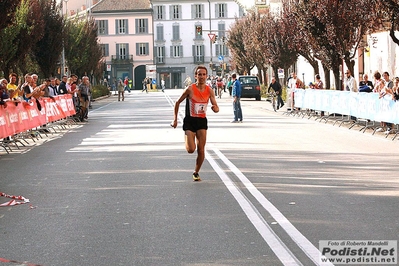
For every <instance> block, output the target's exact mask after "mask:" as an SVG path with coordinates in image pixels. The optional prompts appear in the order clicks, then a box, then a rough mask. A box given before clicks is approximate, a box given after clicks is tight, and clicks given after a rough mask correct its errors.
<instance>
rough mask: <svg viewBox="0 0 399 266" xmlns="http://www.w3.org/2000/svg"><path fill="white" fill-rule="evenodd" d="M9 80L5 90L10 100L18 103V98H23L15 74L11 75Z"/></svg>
mask: <svg viewBox="0 0 399 266" xmlns="http://www.w3.org/2000/svg"><path fill="white" fill-rule="evenodd" d="M9 80H10V81H9V82H8V84H7V90H8V94H9V95H10V99H12V100H13V101H19V98H20V97H22V96H23V91H22V90H21V84H17V74H15V73H11V74H10V75H9Z"/></svg>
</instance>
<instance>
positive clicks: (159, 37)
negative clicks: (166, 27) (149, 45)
mask: <svg viewBox="0 0 399 266" xmlns="http://www.w3.org/2000/svg"><path fill="white" fill-rule="evenodd" d="M164 40H165V39H164V37H163V25H157V35H156V41H159V42H160V41H164Z"/></svg>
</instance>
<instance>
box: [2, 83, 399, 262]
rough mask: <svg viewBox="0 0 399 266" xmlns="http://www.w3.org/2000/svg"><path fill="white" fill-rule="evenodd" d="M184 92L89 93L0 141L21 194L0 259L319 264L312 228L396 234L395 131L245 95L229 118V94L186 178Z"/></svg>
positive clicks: (340, 235)
mask: <svg viewBox="0 0 399 266" xmlns="http://www.w3.org/2000/svg"><path fill="white" fill-rule="evenodd" d="M180 93H181V90H167V91H166V92H165V93H162V92H151V93H148V94H146V93H142V92H141V91H132V93H130V94H129V93H127V95H126V99H125V101H124V102H118V101H117V97H116V96H112V97H110V98H106V99H103V100H101V101H96V102H94V103H93V109H92V110H91V112H90V114H89V121H88V122H87V123H83V124H78V125H73V126H71V127H68V128H66V129H57V133H54V134H52V135H49V136H48V137H46V136H43V138H42V139H39V140H36V141H35V142H33V141H32V140H29V145H27V147H21V149H20V150H17V149H15V148H14V149H13V150H14V151H13V152H12V153H11V154H8V155H7V154H5V153H4V152H3V151H0V172H1V177H0V192H3V193H6V194H9V195H21V196H23V197H25V198H28V199H29V200H30V202H29V203H27V204H22V205H18V206H12V207H1V208H0V265H46V266H50V265H74V266H76V265H79V266H80V265H82V266H83V265H96V266H98V265H193V266H200V265H218V266H221V265H266V266H269V265H270V266H274V265H321V264H320V263H319V253H318V248H319V241H320V240H398V239H399V237H398V232H399V212H398V211H397V204H398V199H399V192H398V188H399V177H398V174H397V171H398V170H397V169H398V167H397V164H398V154H399V149H398V147H399V143H398V140H395V141H392V140H390V139H386V138H385V137H384V136H383V135H382V134H380V133H378V134H376V135H371V131H366V133H361V132H359V128H358V127H354V128H353V129H351V130H349V129H348V126H346V125H343V126H342V127H339V126H338V125H335V126H333V125H332V123H327V124H324V123H320V122H318V121H314V119H307V118H299V117H293V116H287V115H285V114H283V111H278V112H277V113H275V112H273V111H272V110H271V106H270V103H268V102H266V101H261V102H257V101H254V100H252V99H243V100H242V107H243V117H244V122H243V123H238V124H233V123H230V121H231V120H232V104H231V99H230V98H229V96H228V95H226V94H224V95H223V97H222V99H218V103H219V106H220V109H221V111H220V112H219V113H218V114H213V113H212V112H211V111H210V110H209V111H208V120H209V130H208V143H207V159H206V161H205V162H204V165H203V167H202V170H201V178H202V180H203V181H201V182H192V179H191V174H192V171H193V168H194V161H195V157H196V155H195V154H191V155H190V154H187V153H186V151H185V148H184V133H183V131H182V129H181V123H180V124H179V125H178V128H176V129H173V128H171V127H170V125H169V124H170V122H171V120H172V118H173V101H174V100H176V99H177V98H178V96H179V95H180ZM180 111H181V113H182V112H183V111H184V107H183V106H181V109H180ZM8 200H9V199H6V198H4V197H0V204H1V203H3V202H6V201H8ZM347 265H350V264H347Z"/></svg>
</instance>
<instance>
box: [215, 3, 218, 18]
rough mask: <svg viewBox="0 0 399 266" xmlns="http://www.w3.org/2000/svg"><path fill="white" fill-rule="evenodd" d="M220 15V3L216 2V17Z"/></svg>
mask: <svg viewBox="0 0 399 266" xmlns="http://www.w3.org/2000/svg"><path fill="white" fill-rule="evenodd" d="M218 17H219V4H215V18H218Z"/></svg>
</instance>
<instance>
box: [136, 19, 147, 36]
mask: <svg viewBox="0 0 399 266" xmlns="http://www.w3.org/2000/svg"><path fill="white" fill-rule="evenodd" d="M136 33H148V19H147V18H142V19H136Z"/></svg>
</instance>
